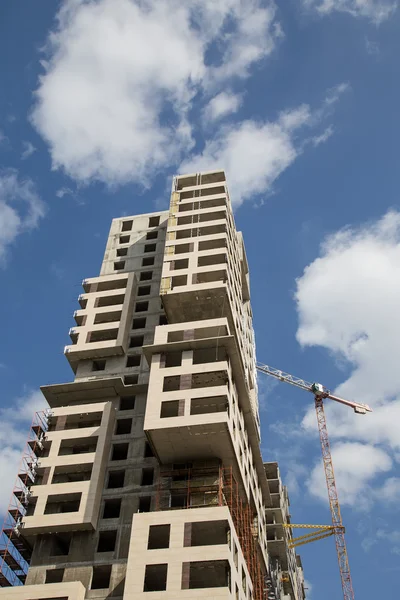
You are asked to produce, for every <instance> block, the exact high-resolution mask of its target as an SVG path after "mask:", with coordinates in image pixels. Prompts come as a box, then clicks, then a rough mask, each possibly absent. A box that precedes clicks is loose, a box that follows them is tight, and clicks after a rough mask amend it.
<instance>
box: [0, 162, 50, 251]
mask: <svg viewBox="0 0 400 600" xmlns="http://www.w3.org/2000/svg"><path fill="white" fill-rule="evenodd" d="M44 212H45V209H44V204H43V202H42V201H41V199H40V198H39V196H38V194H37V192H36V189H35V185H34V183H33V181H32V180H31V179H29V178H28V179H20V178H19V177H18V173H17V171H15V170H13V169H8V170H4V171H0V262H2V263H4V260H5V254H6V250H7V248H8V247H9V246H10V244H12V243H13V242H14V241H15V240H16V238H17V237H18V236H19V235H20V234H22V233H24V232H26V231H30V230H32V229H34V228H35V227H37V226H38V223H39V221H40V219H41V218H42V217H43V216H44Z"/></svg>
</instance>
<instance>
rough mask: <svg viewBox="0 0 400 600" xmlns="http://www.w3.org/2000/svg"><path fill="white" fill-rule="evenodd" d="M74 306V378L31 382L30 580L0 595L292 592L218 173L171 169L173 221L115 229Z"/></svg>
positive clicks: (26, 534)
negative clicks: (36, 430)
mask: <svg viewBox="0 0 400 600" xmlns="http://www.w3.org/2000/svg"><path fill="white" fill-rule="evenodd" d="M79 305H80V308H79V309H78V310H76V311H75V313H74V318H75V322H76V326H74V327H73V328H72V329H71V330H70V337H71V344H69V345H68V346H66V347H65V355H66V358H67V359H68V361H69V364H70V365H71V368H72V370H73V372H74V374H75V378H74V381H73V382H71V383H64V384H56V385H48V386H44V387H43V388H42V392H43V394H44V396H45V397H46V399H47V401H48V403H49V406H50V409H51V414H50V416H49V420H48V429H47V431H46V433H45V437H44V438H43V440H42V441H41V442H40V452H39V451H38V463H37V465H35V476H34V481H33V483H32V482H29V486H27V487H29V490H27V491H28V492H29V494H28V496H29V497H28V500H27V501H26V504H25V505H24V509H23V511H22V514H23V518H22V520H21V522H18V523H16V527H15V531H14V534H15V535H14V537H15V536H19V539H20V540H26V543H27V545H28V546H29V547H30V548H32V553H31V557H30V558H29V571H28V573H27V576H26V581H25V577H24V576H21V582H22V583H25V585H24V586H17V587H8V588H7V589H2V590H0V600H1V599H2V598H10V599H14V598H15V600H40V599H43V600H44V599H52V600H83V599H85V600H86V599H97V600H105V599H106V598H107V599H108V598H113V599H114V600H139V599H140V600H142V599H143V600H144V599H146V598H152V599H153V600H161V599H165V600H172V599H174V600H178V599H180V598H181V599H182V600H186V599H189V598H190V599H191V600H195V599H197V598H199V599H200V598H206V597H207V598H209V599H210V600H212V599H213V598H215V599H216V598H218V599H222V598H227V599H228V598H229V599H234V600H245V599H247V600H249V599H250V598H253V599H254V600H267V598H269V599H270V600H271V599H273V598H276V599H277V598H279V599H280V600H303V598H304V586H302V585H301V581H302V579H301V578H302V569H301V564H300V563H299V559H298V558H296V555H295V553H294V552H292V553H290V552H287V553H286V554H285V555H284V556H283V555H282V552H281V551H279V552H277V551H276V544H275V539H274V540H272V539H271V535H272V534H271V531H272V529H271V523H270V521H271V515H273V514H274V513H273V512H271V511H273V510H275V505H274V502H276V500H275V499H274V498H275V492H274V491H273V490H274V489H275V487H276V486H275V482H274V481H272V480H271V478H270V477H269V475H270V471H269V470H268V468H267V467H266V466H265V465H264V463H263V460H262V456H261V452H260V421H259V414H258V400H257V387H256V371H255V344H254V332H253V327H252V313H251V306H250V283H249V272H248V265H247V259H246V254H245V249H244V244H243V239H242V236H241V234H240V233H239V232H237V231H236V228H235V224H234V219H233V213H232V209H231V204H230V199H229V193H228V189H227V185H226V180H225V174H224V172H223V171H215V172H210V173H202V174H193V175H184V176H179V177H176V178H174V182H173V189H172V193H171V202H170V209H169V211H163V212H158V213H150V214H146V215H140V216H132V217H124V218H120V219H114V220H113V222H112V225H111V230H110V234H109V237H108V241H107V246H106V251H105V256H104V260H103V263H102V267H101V271H100V276H99V277H93V278H91V279H86V280H84V281H83V293H82V294H81V295H80V296H79ZM269 482H271V485H272V487H273V490H271V489H270V483H269ZM274 518H275V516H274ZM279 518H287V515H285V516H284V517H279ZM282 535H283V540H284V541H283V544H284V546H285V544H286V542H285V540H286V537H285V533H283V534H282ZM270 541H271V547H270ZM274 544H275V545H274ZM285 547H286V546H285ZM13 552H14V551H13ZM14 554H15V553H14ZM281 555H282V556H281ZM8 560H9V562H8V563H7V564H9V565H10V564H11V562H12V561H11V559H8ZM3 562H4V558H3ZM7 568H8V567H7ZM7 568H5V571H4V573H5V576H4V577H3V579H2V582H3V585H6V583H5V581H6V580H7ZM287 577H289V579H290V582H291V586H288V585H286V587H285V585H284V581H283V580H285V582H286V578H287Z"/></svg>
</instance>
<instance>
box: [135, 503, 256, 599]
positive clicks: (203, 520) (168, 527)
mask: <svg viewBox="0 0 400 600" xmlns="http://www.w3.org/2000/svg"><path fill="white" fill-rule="evenodd" d="M229 540H230V543H229ZM167 581H168V588H167ZM230 588H231V589H233V590H237V592H236V594H235V595H233V594H231V591H230ZM163 591H167V592H168V595H169V596H170V597H171V598H172V597H173V598H176V599H177V600H178V599H182V600H188V599H189V598H195V597H196V598H197V597H200V596H201V597H203V596H204V597H209V598H218V599H221V600H222V599H226V600H228V599H230V598H232V597H235V598H237V600H246V598H250V597H251V595H252V583H251V578H250V575H249V572H248V569H247V565H246V562H245V560H244V557H243V554H242V549H241V546H240V542H239V539H238V537H237V533H236V530H235V527H234V525H233V522H232V517H231V514H230V511H229V509H228V507H227V506H214V507H202V508H193V509H191V510H190V511H186V510H175V511H173V512H153V513H143V514H140V513H139V514H138V513H137V514H135V515H134V518H133V524H132V533H131V542H130V547H129V556H128V564H127V576H126V585H125V593H124V600H142V598H143V597H144V595H143V592H153V593H154V592H158V594H157V597H160V598H161V596H162V592H163Z"/></svg>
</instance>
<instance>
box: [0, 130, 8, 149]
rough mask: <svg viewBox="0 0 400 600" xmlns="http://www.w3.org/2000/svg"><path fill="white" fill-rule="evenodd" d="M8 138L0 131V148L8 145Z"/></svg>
mask: <svg viewBox="0 0 400 600" xmlns="http://www.w3.org/2000/svg"><path fill="white" fill-rule="evenodd" d="M8 141H9V140H8V137H7V136H6V135H5V134H4V133H3V132H2V131H1V129H0V146H2V145H7V144H8Z"/></svg>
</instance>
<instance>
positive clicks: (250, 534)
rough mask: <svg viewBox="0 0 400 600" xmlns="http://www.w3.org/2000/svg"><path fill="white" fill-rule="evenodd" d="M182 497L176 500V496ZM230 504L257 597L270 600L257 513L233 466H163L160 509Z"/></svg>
mask: <svg viewBox="0 0 400 600" xmlns="http://www.w3.org/2000/svg"><path fill="white" fill-rule="evenodd" d="M174 495H175V498H176V499H178V502H177V503H175V504H173V501H172V498H173V497H174ZM202 506H228V508H229V511H230V513H231V516H232V521H233V524H234V526H235V529H236V534H237V536H238V539H239V542H240V546H241V549H242V552H243V556H244V559H245V561H246V565H247V569H248V571H249V574H250V577H251V581H252V584H253V599H254V600H268V590H267V585H266V576H267V573H266V571H265V568H263V566H262V558H261V556H260V548H259V543H258V527H257V515H256V513H255V512H254V511H253V510H252V508H251V506H250V504H249V503H248V502H247V500H244V499H243V497H242V495H241V493H240V489H239V485H238V483H237V480H236V478H235V476H234V474H233V469H232V467H231V466H230V467H223V466H222V465H221V464H214V465H211V464H210V465H208V466H207V465H204V466H195V467H193V466H190V467H189V466H185V465H180V466H179V467H178V468H173V466H172V465H171V466H165V467H161V468H160V475H159V478H158V485H157V493H156V510H173V509H182V508H199V507H202Z"/></svg>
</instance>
